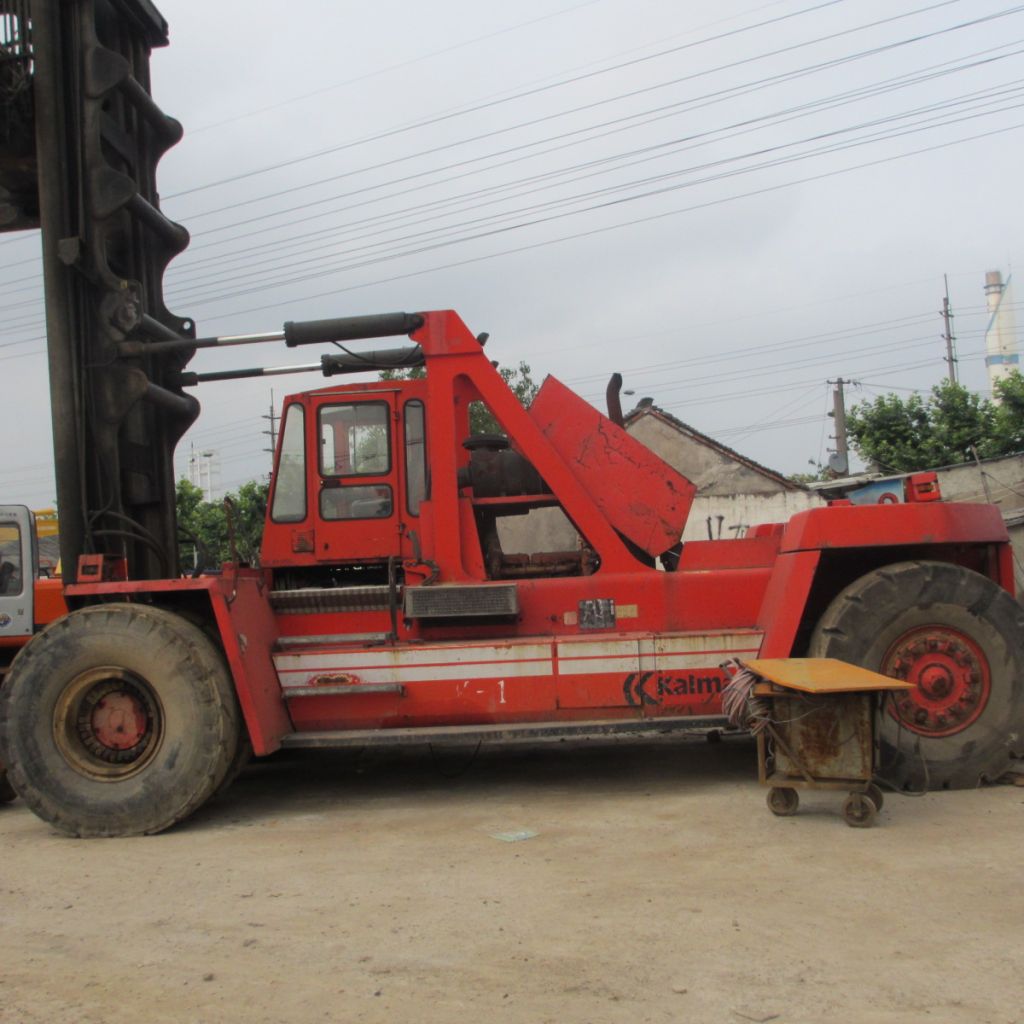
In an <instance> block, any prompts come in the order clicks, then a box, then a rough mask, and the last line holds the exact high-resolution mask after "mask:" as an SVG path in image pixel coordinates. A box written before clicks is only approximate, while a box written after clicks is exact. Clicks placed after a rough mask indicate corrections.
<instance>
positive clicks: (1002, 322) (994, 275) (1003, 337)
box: [985, 270, 1020, 402]
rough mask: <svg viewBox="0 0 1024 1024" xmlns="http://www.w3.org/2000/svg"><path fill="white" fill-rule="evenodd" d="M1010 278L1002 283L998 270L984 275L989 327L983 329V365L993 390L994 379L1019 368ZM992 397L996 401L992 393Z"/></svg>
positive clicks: (997, 399)
mask: <svg viewBox="0 0 1024 1024" xmlns="http://www.w3.org/2000/svg"><path fill="white" fill-rule="evenodd" d="M1012 281H1013V277H1012V276H1011V277H1009V278H1007V280H1006V283H1005V284H1004V283H1003V275H1002V274H1001V273H1000V272H999V271H998V270H990V271H989V272H988V273H987V274H986V275H985V298H986V300H987V302H988V314H989V316H988V327H987V328H986V329H985V350H986V355H985V366H986V367H987V368H988V382H989V386H990V387H991V388H992V390H993V392H994V391H995V386H996V381H1000V380H1002V379H1003V378H1004V377H1006V376H1008V375H1009V374H1010V373H1011V372H1012V371H1014V370H1016V369H1018V368H1019V361H1020V357H1019V356H1018V355H1017V318H1016V317H1015V316H1014V313H1013V297H1012V296H1011V294H1010V284H1011V282H1012ZM993 400H994V401H997V402H998V401H999V397H998V395H995V394H993Z"/></svg>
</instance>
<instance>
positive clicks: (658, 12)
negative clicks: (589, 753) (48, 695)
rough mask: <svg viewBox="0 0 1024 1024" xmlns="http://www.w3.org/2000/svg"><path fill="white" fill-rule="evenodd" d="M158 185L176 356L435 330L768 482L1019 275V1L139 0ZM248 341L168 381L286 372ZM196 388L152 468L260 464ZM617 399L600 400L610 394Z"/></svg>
mask: <svg viewBox="0 0 1024 1024" xmlns="http://www.w3.org/2000/svg"><path fill="white" fill-rule="evenodd" d="M159 6H160V9H161V11H162V12H163V14H164V15H165V17H166V18H167V19H168V21H169V23H170V26H171V45H170V47H169V48H167V49H163V50H158V51H156V52H155V53H154V55H153V65H152V71H153V91H154V95H155V97H156V99H157V101H158V103H159V104H160V105H161V106H162V107H163V109H164V110H165V111H166V112H167V113H169V114H171V115H173V116H175V117H177V118H178V119H179V120H181V121H182V123H183V124H184V126H185V138H184V140H183V141H182V142H181V143H180V144H179V145H178V146H177V147H176V148H175V149H174V150H172V151H171V152H170V153H169V154H168V155H167V156H166V157H165V158H164V160H163V162H162V163H161V166H160V171H159V177H158V180H159V184H160V190H161V192H162V194H163V196H164V201H163V202H164V209H165V211H166V212H167V213H168V215H169V216H171V217H173V218H174V219H176V220H178V221H180V222H181V223H183V224H184V225H185V226H186V227H187V228H188V229H189V230H190V232H191V233H192V238H193V241H192V244H191V246H190V248H189V249H188V250H187V251H186V252H185V253H184V254H183V255H182V256H180V257H179V258H178V259H177V260H176V261H175V262H174V263H173V264H172V266H171V268H170V270H169V272H168V274H167V277H166V279H165V291H166V295H167V303H168V306H169V307H170V308H171V309H173V310H174V311H175V312H176V313H178V314H179V315H181V316H188V317H191V318H193V319H195V320H196V322H197V324H198V329H199V331H200V333H201V334H203V335H209V334H228V333H232V334H233V333H242V332H248V331H254V330H276V329H278V328H279V327H280V325H281V324H282V323H283V322H284V321H286V320H299V319H313V318H318V317H327V316H343V315H350V314H359V313H376V312H386V311H391V310H410V311H411V310H419V309H444V308H454V309H456V310H458V311H459V312H460V314H461V315H462V317H463V319H464V320H465V321H466V322H467V324H468V325H469V326H470V328H471V329H472V330H473V331H474V332H479V331H488V332H490V335H491V340H490V342H489V344H488V351H489V353H490V354H491V357H492V358H496V359H499V360H501V361H502V362H503V363H513V364H514V363H517V362H518V361H519V360H521V359H522V360H525V361H526V362H528V363H529V364H530V366H531V367H532V369H533V373H534V376H535V377H536V378H538V379H539V378H540V377H542V376H543V375H544V374H546V373H552V374H554V375H555V376H557V377H559V378H561V379H562V380H563V381H565V382H566V383H568V384H569V385H570V386H572V387H573V388H575V389H576V390H577V391H579V392H580V393H581V394H583V395H584V396H585V397H587V398H589V399H590V400H592V401H593V402H594V403H595V404H597V405H599V406H600V405H601V404H602V403H603V391H604V386H605V382H606V380H607V378H608V375H609V374H610V373H612V372H614V371H616V370H618V371H620V372H622V373H623V375H624V376H625V380H626V383H625V387H626V388H628V389H630V390H632V391H634V392H635V395H634V396H632V400H633V401H635V400H637V399H639V398H640V397H642V396H650V397H652V398H653V399H654V401H655V402H656V403H657V404H658V405H659V406H661V407H662V408H664V409H665V410H667V411H669V412H671V413H672V414H673V415H675V416H677V417H679V418H680V419H682V420H684V421H686V422H687V423H689V424H691V425H692V426H694V427H696V428H697V429H699V430H702V431H705V432H706V433H708V434H710V435H712V436H713V437H716V438H718V439H719V440H721V441H722V442H723V443H725V444H728V445H730V446H732V447H734V448H736V449H737V450H739V451H740V452H742V453H743V454H745V455H747V456H749V457H751V458H754V459H756V460H758V461H760V462H762V463H764V464H766V465H768V466H771V467H772V468H774V469H777V470H780V471H783V472H787V473H791V472H799V471H802V470H805V469H806V468H808V462H809V461H817V460H819V459H824V458H826V457H827V450H828V448H829V446H830V445H831V444H832V443H833V442H831V441H830V440H829V437H828V435H829V434H830V432H831V420H829V419H827V418H826V416H825V412H826V410H827V408H829V407H830V405H831V398H830V389H829V388H828V387H827V385H826V380H827V379H828V378H836V377H839V376H842V377H845V378H848V379H853V380H856V381H859V382H862V383H861V386H860V387H853V388H850V389H848V390H849V393H850V397H851V399H852V400H853V401H858V400H864V399H865V398H871V397H873V396H875V395H877V394H879V393H882V392H885V391H889V390H895V391H897V392H898V393H899V394H901V395H906V394H909V392H910V390H911V389H915V388H917V389H923V390H927V389H929V388H930V387H931V386H932V385H933V384H935V383H936V382H938V381H939V380H940V379H941V378H942V377H943V375H944V374H945V372H946V367H945V361H944V358H945V346H944V342H943V340H942V338H941V333H942V321H941V318H940V316H939V310H940V309H941V306H942V297H943V275H944V274H948V277H949V290H950V298H951V301H952V305H953V309H954V312H955V314H956V318H955V330H956V334H957V336H958V341H957V349H958V354H959V370H960V374H961V378H962V380H963V381H964V382H965V383H966V384H967V385H968V386H969V387H971V388H973V389H976V390H979V391H982V392H986V389H987V380H986V376H985V370H984V362H983V347H984V337H983V332H984V326H985V322H986V316H985V313H984V303H985V299H984V292H983V287H984V275H985V271H986V270H990V269H1001V270H1002V271H1003V273H1004V275H1008V274H1009V273H1010V272H1011V271H1012V269H1013V265H1014V263H1015V262H1020V255H1021V254H1020V251H1019V246H1020V241H1021V238H1022V230H1021V229H1022V227H1024V224H1022V219H1024V211H1022V204H1021V202H1020V191H1019V185H1018V181H1019V178H1020V175H1021V168H1022V166H1024V159H1022V157H1024V148H1022V139H1024V133H1022V131H1021V129H1022V127H1024V7H1013V6H1010V5H1009V4H1008V2H1006V0H1003V2H993V0H946V2H928V0H918V2H911V0H831V2H827V0H774V2H769V3H765V2H759V0H714V2H711V0H699V2H698V0H675V2H672V3H669V2H666V0H660V2H658V0H629V2H627V0H582V2H581V0H520V2H519V3H517V4H498V3H488V2H483V3H481V2H480V0H475V2H472V3H470V2H468V0H465V2H464V0H437V2H435V3H433V4H429V5H428V4H412V3H409V2H408V0H377V2H375V3H373V4H365V3H351V2H339V0H292V3H291V4H289V5H287V6H286V7H278V8H276V9H275V11H276V13H275V16H274V17H273V18H268V17H264V16H260V17H256V16H254V15H253V8H254V6H255V5H253V4H252V3H251V2H246V0H218V2H217V3H206V4H197V3H195V2H194V0H191V2H189V0H163V2H162V3H160V5H159ZM38 248H39V241H38V237H37V236H35V235H34V234H33V235H25V236H19V237H14V236H10V237H8V238H5V239H0V268H2V269H0V274H2V275H3V277H0V295H3V296H4V297H5V298H6V300H7V302H8V315H7V318H6V323H5V325H4V326H3V327H2V328H0V380H2V381H3V389H2V394H3V398H2V401H0V436H3V437H4V438H5V439H6V442H7V443H6V445H5V452H6V453H7V454H6V457H5V460H4V463H3V464H0V501H2V502H23V503H26V504H29V505H31V506H33V507H42V506H45V505H48V504H50V503H51V502H52V500H53V497H54V493H55V492H54V485H53V480H52V470H51V468H50V466H51V461H52V451H51V442H50V428H49V409H48V391H47V383H46V367H45V358H44V356H43V347H44V343H43V341H42V330H41V318H42V306H41V299H40V295H41V292H40V287H39V284H38V274H39V270H38ZM314 358H315V355H313V356H311V354H310V352H309V351H300V352H299V353H296V352H291V351H288V350H286V349H284V347H283V346H282V347H280V348H275V347H271V346H259V347H251V348H247V349H234V350H232V351H230V352H221V353H200V354H199V355H198V356H197V357H196V358H195V359H194V360H193V362H192V366H191V368H192V369H195V370H200V371H201V370H206V369H223V368H227V367H230V366H239V365H246V366H248V365H274V364H281V363H285V362H289V361H291V362H309V361H313V359H314ZM320 380H321V379H320V378H318V377H316V376H314V375H309V376H305V375H303V376H291V377H284V378H279V379H277V380H275V381H268V380H262V381H256V382H239V383H229V384H219V385H205V386H202V387H200V388H199V389H197V394H198V397H199V398H200V400H201V402H202V404H203V414H202V416H201V417H200V420H199V421H198V422H197V424H196V425H195V427H193V429H192V431H191V432H190V433H189V435H187V436H186V438H185V441H184V442H183V443H182V445H181V446H180V448H179V459H178V462H179V466H180V467H181V469H182V472H184V467H185V462H186V459H187V456H188V452H189V448H190V444H192V443H194V444H195V446H196V447H197V448H198V449H201V450H213V451H215V452H216V453H217V457H216V461H217V466H218V469H219V486H220V490H221V491H223V490H224V489H225V488H227V489H232V488H235V487H237V486H238V485H239V484H240V483H242V482H244V481H246V480H248V479H252V478H254V477H259V476H261V475H263V474H265V473H266V472H267V470H268V469H269V455H267V454H266V453H265V452H264V451H263V449H264V448H265V447H266V444H267V439H266V438H265V437H264V435H263V434H262V433H261V431H263V430H264V429H266V427H267V423H266V421H265V420H263V419H261V416H263V415H264V414H266V413H267V412H268V411H269V407H270V401H271V392H270V389H271V386H273V388H274V396H275V404H277V405H278V406H279V405H280V399H281V397H282V396H283V394H285V393H288V392H291V391H297V390H301V389H303V388H312V387H316V386H317V385H318V383H319V382H320ZM627 401H628V400H627Z"/></svg>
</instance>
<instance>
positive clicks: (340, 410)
mask: <svg viewBox="0 0 1024 1024" xmlns="http://www.w3.org/2000/svg"><path fill="white" fill-rule="evenodd" d="M389 421H390V417H389V415H388V404H387V403H386V402H354V403H349V404H346V405H325V406H323V407H322V408H321V409H320V474H321V476H327V477H348V476H384V475H385V474H387V473H389V472H390V471H391V432H390V422H389Z"/></svg>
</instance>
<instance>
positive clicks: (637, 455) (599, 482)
mask: <svg viewBox="0 0 1024 1024" xmlns="http://www.w3.org/2000/svg"><path fill="white" fill-rule="evenodd" d="M530 418H531V419H532V420H533V421H534V422H535V423H536V424H537V425H538V426H539V427H540V429H541V430H542V431H543V432H544V436H545V437H546V438H547V439H548V441H550V442H551V446H552V447H553V448H554V449H555V451H557V452H558V454H559V455H561V456H562V458H563V459H564V460H565V464H566V465H567V466H568V467H569V470H570V471H571V472H572V474H573V476H574V477H575V478H576V479H577V480H578V481H579V483H580V484H581V486H582V487H583V488H584V489H585V490H586V492H587V494H589V495H590V497H591V498H592V499H593V501H594V504H595V505H596V506H597V508H598V509H599V510H600V512H601V514H602V515H604V516H605V517H606V518H607V520H608V522H609V523H611V524H612V526H614V527H615V529H616V530H618V531H619V532H620V533H622V534H624V535H625V536H626V537H628V538H629V539H630V540H631V541H632V542H633V543H634V544H636V545H637V547H639V548H641V549H642V550H643V551H646V552H647V553H648V554H649V555H651V556H652V557H655V556H657V555H660V554H662V552H664V551H668V549H669V548H671V547H672V546H673V545H674V544H676V543H678V541H679V538H680V536H681V535H682V532H683V527H685V526H686V519H687V517H688V516H689V514H690V506H691V505H692V504H693V495H694V493H695V492H696V488H695V487H694V486H693V484H692V483H690V481H689V480H687V479H686V477H685V476H683V475H682V474H681V473H677V472H676V471H675V470H674V469H673V468H672V467H671V466H670V465H668V463H666V462H664V461H663V460H661V459H659V458H658V456H657V455H655V454H654V453H653V452H652V451H651V450H650V449H649V448H646V447H645V446H644V445H642V444H640V442H639V441H637V440H636V439H635V438H633V437H630V435H629V434H627V433H626V431H625V430H623V429H622V427H619V426H616V425H615V424H614V423H612V421H611V420H610V419H608V417H607V416H602V415H601V414H600V413H599V412H598V411H597V410H596V409H595V408H593V406H591V405H588V404H587V403H586V402H584V401H583V399H582V398H580V397H579V396H578V395H576V394H574V393H573V392H572V391H570V390H569V389H568V388H567V387H566V386H565V385H564V384H562V383H561V382H560V381H558V380H556V379H555V378H554V377H548V378H547V380H545V381H544V385H543V386H542V387H541V389H540V391H539V392H538V393H537V397H536V398H535V399H534V400H533V402H532V403H531V404H530Z"/></svg>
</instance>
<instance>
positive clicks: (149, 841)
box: [0, 739, 1024, 1024]
mask: <svg viewBox="0 0 1024 1024" xmlns="http://www.w3.org/2000/svg"><path fill="white" fill-rule="evenodd" d="M460 772H461V774H459V773H460ZM839 804H840V798H839V796H838V795H837V794H834V793H822V794H811V795H809V796H805V798H804V801H803V804H802V806H801V811H800V813H799V814H798V815H797V816H796V817H793V818H775V817H773V816H772V815H771V814H769V812H768V810H767V808H766V807H765V804H764V793H763V791H762V790H761V789H760V788H759V786H758V785H757V784H756V782H755V780H754V753H753V748H752V746H751V745H750V744H749V743H748V742H745V741H733V740H729V741H726V742H723V743H720V744H717V745H711V744H708V743H706V742H704V741H703V740H699V739H697V740H684V741H680V740H678V739H674V740H664V739H658V740H648V741H646V742H644V741H631V742H628V743H623V742H618V743H614V742H607V741H605V742H601V743H575V744H571V745H569V744H563V745H558V746H555V747H551V746H529V747H506V748H504V749H502V750H496V749H492V750H488V749H486V748H485V749H484V750H483V751H481V753H480V755H479V756H478V757H477V759H476V761H475V763H473V764H472V765H470V766H469V767H468V769H467V765H466V756H465V755H464V754H462V753H459V752H457V751H452V750H446V751H435V752H431V751H429V750H424V749H416V750H410V751H403V752H394V751H391V752H387V753H381V752H373V753H369V754H368V753H365V752H364V753H362V754H356V753H354V752H353V753H350V754H345V755H338V754H332V755H309V754H304V755H302V756H299V755H289V756H288V757H287V758H282V759H279V760H271V761H268V762H263V763H261V764H259V765H256V766H254V767H253V768H251V769H249V770H248V771H247V772H246V774H244V775H243V776H242V777H241V779H239V781H238V782H237V783H236V784H235V786H234V787H233V788H232V789H231V790H229V791H228V792H227V793H226V794H225V795H224V796H222V797H221V798H220V799H219V800H217V801H216V802H214V803H213V804H211V805H209V806H208V807H207V808H205V809H204V810H203V811H202V812H201V813H200V814H199V815H198V816H196V818H194V819H193V820H192V821H191V822H189V823H187V824H186V825H184V826H181V827H179V828H177V829H175V830H173V831H171V832H169V833H166V834H164V835H161V836H155V837H150V838H143V839H127V840H91V841H87V840H73V839H66V838H63V837H61V836H58V835H57V834H55V833H54V832H53V831H52V830H51V829H50V828H49V827H48V826H47V825H45V824H44V823H43V822H41V821H39V820H38V819H36V818H35V817H34V816H33V815H32V814H31V813H30V812H29V811H28V810H27V809H26V808H25V807H24V806H23V805H22V804H21V803H20V802H17V803H14V804H12V805H10V806H8V807H4V808H0V849H2V861H0V896H2V914H0V1020H2V1021H3V1022H5V1024H7V1022H11V1024H36V1022H46V1024H65V1022H69V1024H70V1022H74V1024H122V1022H125V1024H127V1022H131V1024H138V1022H140V1021H141V1022H146V1024H149V1022H165V1021H173V1022H175V1024H178V1022H193V1021H196V1022H211V1024H212V1022H234V1021H245V1022H247V1024H249V1022H251V1024H262V1022H267V1024H279V1022H289V1024H290V1022H302V1024H305V1022H316V1021H340V1022H350V1021H370V1022H377V1021H381V1022H384V1021H388V1022H394V1021H398V1022H406V1021H408V1022H416V1024H419V1022H434V1021H437V1022H460V1024H461V1022H475V1021H485V1022H487V1024H501V1022H510V1024H512V1022H514V1024H520V1022H523V1024H525V1022H530V1024H534V1022H537V1024H540V1022H548V1021H550V1022H556V1024H571V1022H592V1024H601V1022H605V1021H608V1022H619V1021H621V1022H630V1024H633V1022H636V1024H639V1022H644V1021H653V1022H660V1021H688V1022H704V1021H707V1022H737V1024H742V1022H743V1021H769V1020H775V1021H778V1022H779V1024H789V1022H814V1024H818V1022H821V1021H825V1020H835V1021H843V1022H861V1024H882V1022H885V1024H896V1022H901V1024H902V1022H906V1024H910V1022H914V1024H919V1022H921V1021H926V1020H927V1021H935V1022H946V1021H949V1022H960V1021H963V1022H970V1024H988V1022H991V1024H996V1022H998V1024H1009V1022H1017V1021H1024V953H1022V951H1024V941H1022V939H1024V884H1022V883H1024V852H1022V839H1024V789H1020V788H1016V787H1012V786H998V787H993V788H990V789H986V790H981V791H974V792H964V793H943V794H935V795H929V796H926V797H924V798H920V799H910V798H899V797H891V798H889V799H887V801H886V804H885V809H884V810H883V812H882V814H881V816H880V822H879V825H878V827H876V828H873V829H851V828H848V827H847V826H846V825H845V824H844V823H843V821H842V819H841V818H840V817H839V815H838V809H839ZM524 830H528V831H532V832H535V833H537V834H536V836H534V837H533V838H528V839H523V840H518V841H514V842H507V841H502V840H500V839H496V838H494V837H493V834H495V833H510V832H512V833H514V832H518V831H524Z"/></svg>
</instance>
